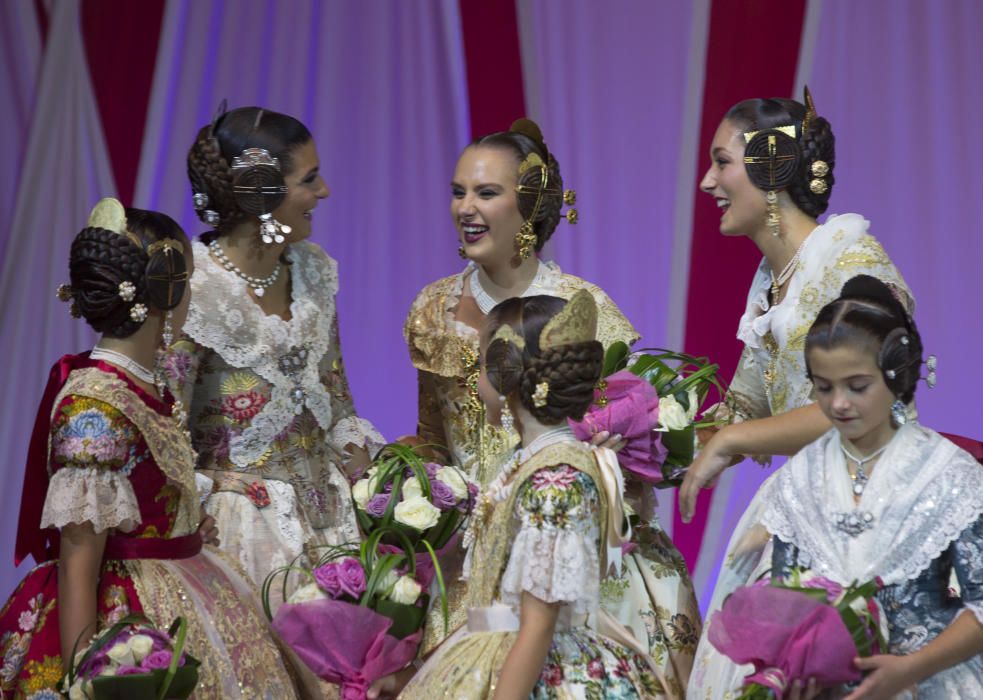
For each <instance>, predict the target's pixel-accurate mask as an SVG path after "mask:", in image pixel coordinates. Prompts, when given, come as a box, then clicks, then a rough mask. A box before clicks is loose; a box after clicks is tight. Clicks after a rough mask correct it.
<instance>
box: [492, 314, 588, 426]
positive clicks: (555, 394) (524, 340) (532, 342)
mask: <svg viewBox="0 0 983 700" xmlns="http://www.w3.org/2000/svg"><path fill="white" fill-rule="evenodd" d="M566 304H567V302H566V301H565V300H563V299H560V298H557V297H552V296H545V295H540V296H532V297H525V298H512V299H507V300H505V301H503V302H502V303H501V304H499V305H498V306H496V307H495V308H494V309H492V310H491V312H490V313H489V315H488V325H487V326H486V329H485V333H486V334H487V335H486V337H488V338H493V337H494V336H495V335H496V332H497V331H498V330H499V328H501V327H502V326H503V325H508V326H509V327H510V328H511V329H512V331H513V332H514V334H515V337H516V338H519V339H521V340H519V342H515V341H514V340H507V339H503V338H501V337H497V338H495V339H494V340H492V341H491V342H490V343H489V344H488V347H487V348H486V350H485V360H484V367H485V375H486V377H487V378H488V381H489V383H490V384H491V386H492V388H494V389H495V390H496V391H497V392H499V393H500V394H502V395H504V396H509V395H512V394H513V392H518V399H519V402H520V403H521V404H522V405H523V406H524V407H525V408H526V409H527V410H528V411H529V412H530V413H531V414H532V415H533V417H535V418H536V419H537V420H538V421H540V422H541V423H544V424H547V425H556V424H559V423H562V422H563V421H564V420H566V419H568V418H571V419H573V420H580V419H581V418H583V416H584V413H585V412H586V411H587V409H588V408H589V407H590V404H591V401H593V399H594V387H595V385H596V384H597V381H598V380H599V379H600V377H601V369H602V363H603V360H604V348H603V346H602V345H601V344H600V343H599V342H598V341H596V340H590V341H584V342H576V343H568V344H564V345H560V346H557V347H553V348H547V349H542V348H540V334H541V333H542V331H543V328H544V327H545V326H546V324H547V323H548V322H549V321H550V319H552V318H553V317H554V316H556V315H557V314H558V313H560V311H562V310H563V308H564V307H565V306H566ZM520 345H522V346H523V347H520ZM543 382H546V383H547V384H548V386H549V391H548V393H547V395H546V399H545V403H544V402H540V403H542V405H539V406H537V405H536V404H537V402H536V400H535V398H534V395H535V394H536V391H537V387H539V385H540V384H542V383H543Z"/></svg>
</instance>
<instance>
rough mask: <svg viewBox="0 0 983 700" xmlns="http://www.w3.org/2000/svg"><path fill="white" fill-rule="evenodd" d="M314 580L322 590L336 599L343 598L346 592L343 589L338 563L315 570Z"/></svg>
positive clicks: (331, 563)
mask: <svg viewBox="0 0 983 700" xmlns="http://www.w3.org/2000/svg"><path fill="white" fill-rule="evenodd" d="M314 580H315V581H317V585H319V586H320V587H321V589H322V590H323V591H324V592H325V593H327V594H328V595H329V596H331V597H332V598H334V599H338V598H340V597H341V596H342V594H343V593H344V591H342V589H341V578H340V576H339V575H338V564H337V562H333V561H332V562H328V563H327V564H325V565H324V566H319V567H317V568H316V569H314Z"/></svg>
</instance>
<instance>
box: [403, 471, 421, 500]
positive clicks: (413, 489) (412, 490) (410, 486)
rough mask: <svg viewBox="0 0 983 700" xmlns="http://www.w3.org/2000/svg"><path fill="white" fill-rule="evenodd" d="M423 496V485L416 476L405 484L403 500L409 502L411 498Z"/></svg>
mask: <svg viewBox="0 0 983 700" xmlns="http://www.w3.org/2000/svg"><path fill="white" fill-rule="evenodd" d="M422 495H423V484H421V483H420V480H419V479H417V478H416V477H415V476H411V477H410V478H409V479H407V480H406V481H404V482H403V500H404V501H408V500H409V499H411V498H416V497H418V496H422Z"/></svg>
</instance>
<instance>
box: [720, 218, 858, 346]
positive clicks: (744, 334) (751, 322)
mask: <svg viewBox="0 0 983 700" xmlns="http://www.w3.org/2000/svg"><path fill="white" fill-rule="evenodd" d="M869 227H870V222H869V221H867V220H866V219H864V218H863V217H862V216H860V215H859V214H842V215H836V214H834V215H833V216H830V217H829V218H828V219H827V220H826V222H825V223H823V224H821V225H820V226H817V227H816V228H815V229H813V231H812V233H810V234H809V237H808V238H806V240H805V241H804V243H803V245H802V252H801V253H800V254H799V264H798V268H799V269H798V271H797V272H795V273H794V274H793V275H792V277H791V279H790V280H789V283H788V291H787V292H786V294H785V298H784V299H782V301H781V303H779V304H775V305H772V304H771V302H770V301H769V299H768V293H769V291H770V290H771V265H769V264H768V260H767V259H765V258H762V259H761V263H760V264H759V265H758V271H757V272H756V273H755V275H754V281H753V282H752V283H751V290H750V291H749V293H748V300H747V307H746V309H745V311H744V315H743V316H741V321H740V324H739V325H738V330H737V337H738V339H739V340H741V341H742V342H743V343H744V344H745V345H747V346H749V347H752V348H760V347H762V346H763V344H764V341H763V339H764V337H765V336H766V335H767V334H768V333H769V332H771V333H772V334H773V335H775V337H776V338H780V337H781V338H784V337H785V336H786V335H787V332H788V329H787V326H788V325H790V324H791V323H794V322H795V320H796V314H795V311H796V308H795V307H796V306H797V304H798V299H799V295H800V294H801V292H802V290H803V288H804V287H805V286H806V284H807V283H809V282H812V281H814V280H816V279H819V278H821V277H822V273H823V271H824V270H825V268H826V266H827V265H830V264H832V262H833V260H835V256H833V255H831V250H832V249H833V248H834V247H841V246H842V245H844V241H849V242H851V243H852V242H853V241H855V240H857V239H858V238H859V237H860V236H862V235H863V234H865V233H867V229H868V228H869ZM839 232H842V233H843V235H841V236H836V235H834V234H837V233H839ZM838 294H839V290H836V295H838ZM836 295H834V296H836Z"/></svg>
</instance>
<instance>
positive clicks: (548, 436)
mask: <svg viewBox="0 0 983 700" xmlns="http://www.w3.org/2000/svg"><path fill="white" fill-rule="evenodd" d="M560 442H579V440H577V438H576V437H575V436H574V434H573V430H571V429H570V426H568V425H561V426H560V427H558V428H553V429H551V430H547V431H546V432H544V433H542V434H541V435H539V436H538V437H537V438H535V439H534V440H533V441H532V442H530V443H529V444H528V445H527V446H525V447H523V448H521V449H519V450H516V452H515V454H513V455H512V457H510V458H509V460H508V461H507V462H506V463H505V464H504V465H503V466H502V469H501V471H500V472H499V473H498V476H496V477H495V478H494V479H493V480H492V482H491V483H490V484H488V487H487V488H486V489H484V490H483V491H482V493H481V495H480V496H478V501H477V503H476V505H475V515H474V516H473V517H472V519H471V523H470V524H469V525H468V529H467V531H466V532H465V533H464V540H463V544H464V548H465V549H468V548H470V547H471V545H472V544H473V543H474V540H475V534H474V530H475V523H476V522H482V523H483V522H484V521H485V520H486V519H487V517H488V515H489V514H490V513H491V511H492V509H493V508H494V507H495V504H497V503H501V502H502V501H504V500H505V498H506V497H507V496H508V492H509V489H508V487H509V486H511V484H510V483H509V481H510V480H511V479H512V476H513V475H514V474H515V472H516V471H518V469H519V467H520V466H521V465H522V464H525V463H526V462H528V461H529V460H530V459H531V458H532V457H533V455H535V454H536V453H537V452H541V451H542V450H544V449H546V448H547V447H549V446H550V445H555V444H557V443H560Z"/></svg>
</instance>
